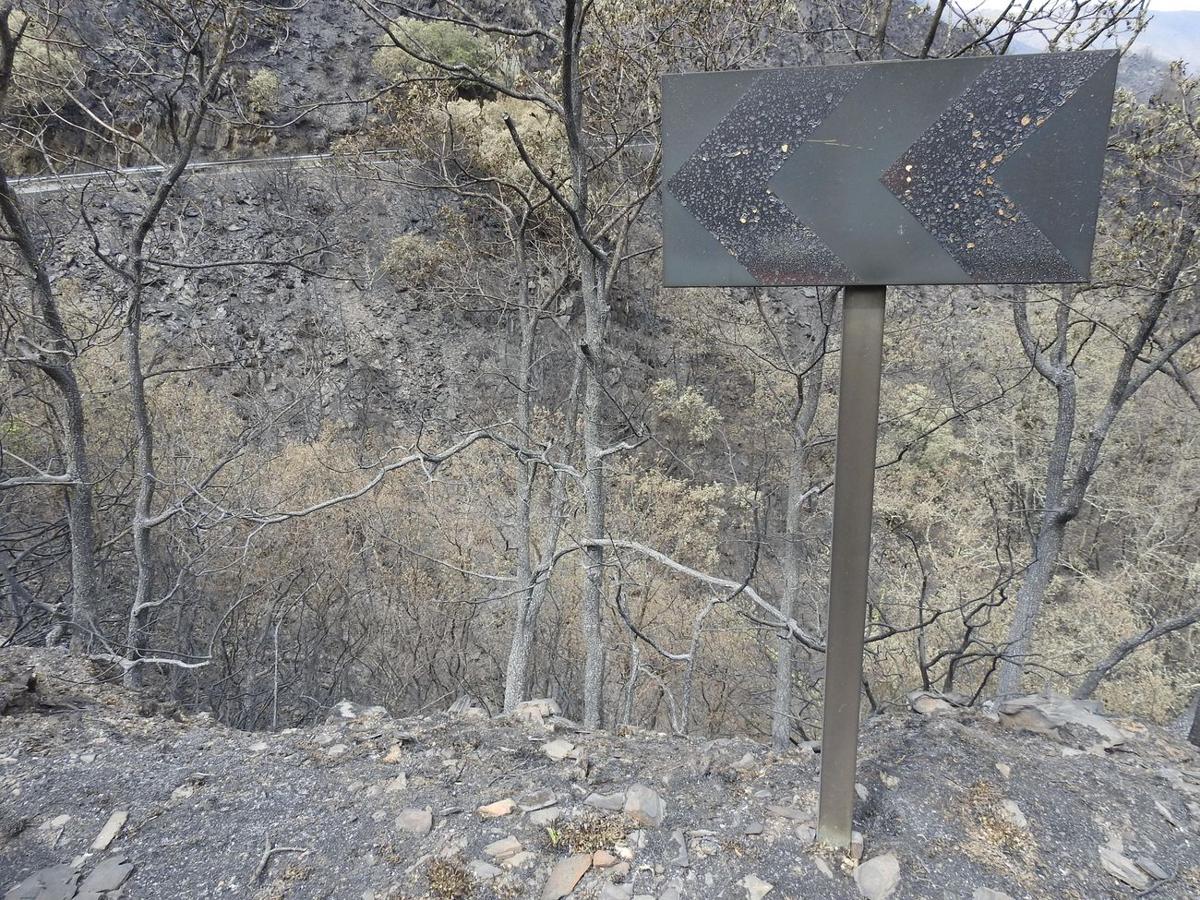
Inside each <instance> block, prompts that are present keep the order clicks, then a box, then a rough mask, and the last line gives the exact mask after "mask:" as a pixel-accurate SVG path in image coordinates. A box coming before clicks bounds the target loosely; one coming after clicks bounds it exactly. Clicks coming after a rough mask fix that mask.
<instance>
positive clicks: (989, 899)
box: [971, 887, 1013, 900]
mask: <svg viewBox="0 0 1200 900" xmlns="http://www.w3.org/2000/svg"><path fill="white" fill-rule="evenodd" d="M971 900H1013V898H1012V897H1010V896H1009V895H1008V894H1006V893H1004V891H994V890H992V889H991V888H985V887H981V888H975V892H974V893H973V894H971Z"/></svg>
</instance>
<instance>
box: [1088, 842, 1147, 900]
mask: <svg viewBox="0 0 1200 900" xmlns="http://www.w3.org/2000/svg"><path fill="white" fill-rule="evenodd" d="M1100 865H1101V866H1103V867H1104V871H1105V872H1107V873H1108V874H1109V875H1111V876H1112V877H1113V878H1115V879H1117V880H1118V881H1121V882H1124V883H1125V884H1127V885H1129V886H1130V887H1131V888H1134V889H1135V890H1139V891H1144V890H1146V889H1147V888H1148V887H1150V884H1151V881H1150V877H1149V876H1148V875H1147V874H1146V873H1145V872H1143V871H1142V870H1141V869H1139V868H1138V867H1137V864H1136V863H1135V862H1134V861H1133V860H1132V859H1130V858H1129V857H1128V856H1126V855H1125V854H1123V853H1121V852H1120V851H1119V850H1117V849H1116V848H1115V847H1109V846H1108V845H1105V846H1102V847H1101V848H1100Z"/></svg>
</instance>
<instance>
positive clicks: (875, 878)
mask: <svg viewBox="0 0 1200 900" xmlns="http://www.w3.org/2000/svg"><path fill="white" fill-rule="evenodd" d="M854 884H855V885H856V886H857V887H858V892H859V893H860V894H862V895H863V896H864V897H866V898H867V900H887V898H888V897H890V896H892V894H894V893H895V892H896V888H897V887H899V885H900V861H899V860H898V859H896V854H895V853H884V854H883V855H882V856H875V857H872V858H871V859H868V860H867V861H866V862H865V863H863V864H862V865H860V866H859V867H858V868H857V869H855V870H854Z"/></svg>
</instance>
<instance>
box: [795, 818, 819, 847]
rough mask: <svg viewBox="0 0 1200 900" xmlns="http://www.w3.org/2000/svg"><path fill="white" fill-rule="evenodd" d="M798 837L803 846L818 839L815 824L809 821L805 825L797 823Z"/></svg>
mask: <svg viewBox="0 0 1200 900" xmlns="http://www.w3.org/2000/svg"><path fill="white" fill-rule="evenodd" d="M796 837H797V838H798V839H799V841H800V845H801V846H802V847H807V846H808V845H809V844H811V843H812V842H813V841H815V840H816V839H817V829H815V828H813V826H812V825H810V824H808V823H807V822H806V823H804V824H803V825H797V826H796Z"/></svg>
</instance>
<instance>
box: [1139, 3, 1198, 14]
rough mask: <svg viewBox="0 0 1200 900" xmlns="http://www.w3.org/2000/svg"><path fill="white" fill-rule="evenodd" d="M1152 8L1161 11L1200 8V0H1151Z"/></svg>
mask: <svg viewBox="0 0 1200 900" xmlns="http://www.w3.org/2000/svg"><path fill="white" fill-rule="evenodd" d="M1150 9H1151V10H1159V11H1160V12H1167V11H1169V10H1175V9H1200V0H1150Z"/></svg>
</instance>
